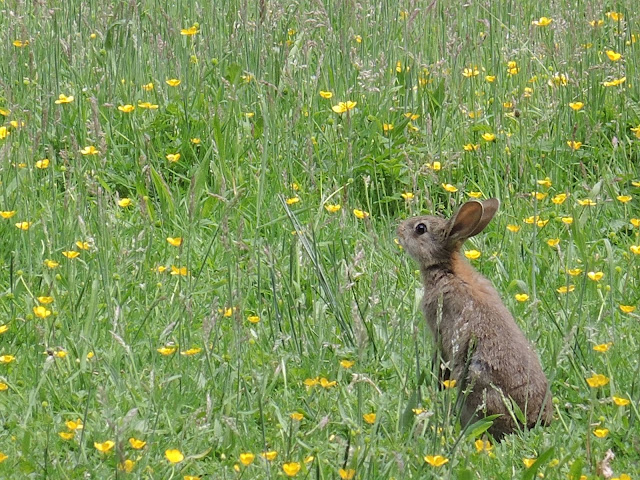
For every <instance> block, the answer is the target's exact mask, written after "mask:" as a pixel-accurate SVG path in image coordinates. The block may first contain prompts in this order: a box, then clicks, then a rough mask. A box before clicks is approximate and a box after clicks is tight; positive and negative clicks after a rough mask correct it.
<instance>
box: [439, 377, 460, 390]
mask: <svg viewBox="0 0 640 480" xmlns="http://www.w3.org/2000/svg"><path fill="white" fill-rule="evenodd" d="M456 383H457V381H456V380H455V379H453V380H443V381H442V386H443V387H444V388H445V389H449V388H454V387H455V386H456Z"/></svg>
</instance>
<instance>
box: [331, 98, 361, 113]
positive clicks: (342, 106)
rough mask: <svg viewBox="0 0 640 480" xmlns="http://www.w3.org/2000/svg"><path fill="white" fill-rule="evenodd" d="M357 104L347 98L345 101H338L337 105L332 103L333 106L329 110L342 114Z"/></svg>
mask: <svg viewBox="0 0 640 480" xmlns="http://www.w3.org/2000/svg"><path fill="white" fill-rule="evenodd" d="M357 104H358V102H352V101H351V100H348V101H346V102H339V103H338V104H337V105H334V106H333V107H331V110H333V111H334V112H336V113H338V114H342V113H345V112H348V111H350V110H353V109H354V108H355V107H356V105H357Z"/></svg>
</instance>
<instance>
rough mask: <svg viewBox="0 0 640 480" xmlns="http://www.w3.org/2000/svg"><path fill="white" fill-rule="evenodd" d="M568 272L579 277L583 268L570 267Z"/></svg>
mask: <svg viewBox="0 0 640 480" xmlns="http://www.w3.org/2000/svg"><path fill="white" fill-rule="evenodd" d="M567 273H568V274H569V275H571V276H572V277H577V276H578V275H580V274H581V273H582V269H581V268H570V269H568V270H567Z"/></svg>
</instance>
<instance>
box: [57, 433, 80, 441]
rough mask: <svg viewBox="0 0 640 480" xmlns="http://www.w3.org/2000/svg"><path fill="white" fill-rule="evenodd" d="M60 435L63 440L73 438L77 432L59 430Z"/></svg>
mask: <svg viewBox="0 0 640 480" xmlns="http://www.w3.org/2000/svg"><path fill="white" fill-rule="evenodd" d="M58 435H60V438H61V439H63V440H71V439H72V438H73V437H75V436H76V433H75V432H58Z"/></svg>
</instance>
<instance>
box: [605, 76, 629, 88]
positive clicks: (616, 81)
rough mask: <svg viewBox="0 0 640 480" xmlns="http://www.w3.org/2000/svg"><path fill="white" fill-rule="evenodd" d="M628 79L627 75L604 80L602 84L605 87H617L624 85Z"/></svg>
mask: <svg viewBox="0 0 640 480" xmlns="http://www.w3.org/2000/svg"><path fill="white" fill-rule="evenodd" d="M626 81H627V77H621V78H614V79H613V80H608V81H606V82H602V85H603V86H605V87H617V86H618V85H622V84H623V83H624V82H626Z"/></svg>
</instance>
